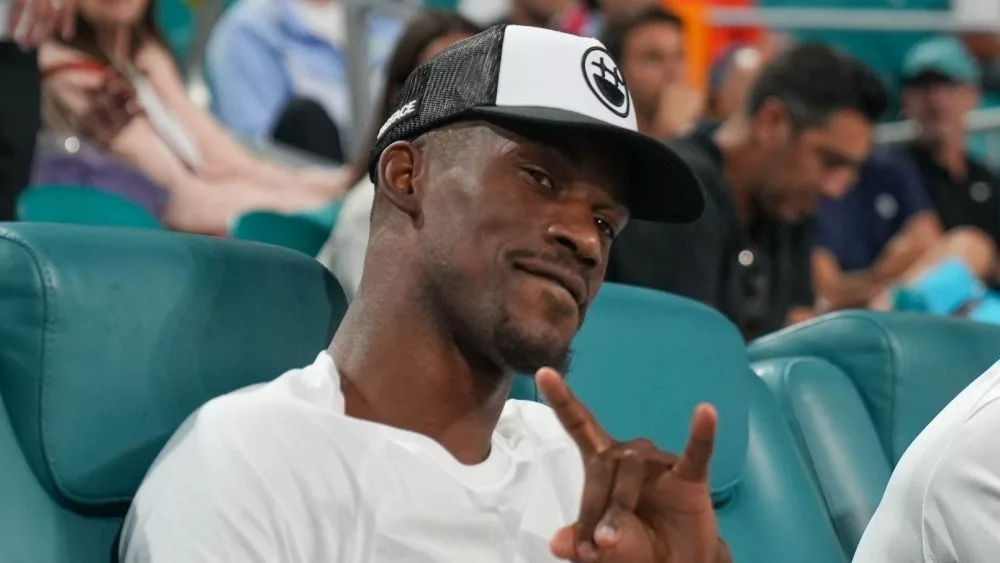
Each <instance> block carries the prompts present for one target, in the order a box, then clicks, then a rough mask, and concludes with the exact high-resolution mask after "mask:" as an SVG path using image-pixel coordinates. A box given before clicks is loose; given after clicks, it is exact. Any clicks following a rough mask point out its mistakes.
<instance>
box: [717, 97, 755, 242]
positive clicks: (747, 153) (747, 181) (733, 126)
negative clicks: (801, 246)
mask: <svg viewBox="0 0 1000 563" xmlns="http://www.w3.org/2000/svg"><path fill="white" fill-rule="evenodd" d="M712 140H713V142H715V146H717V147H719V152H721V153H722V163H723V168H724V170H723V172H724V173H725V176H726V180H727V181H728V183H729V186H730V188H732V190H733V201H734V203H735V207H736V214H737V216H738V217H739V220H740V224H741V225H743V226H746V225H747V224H748V223H749V222H750V220H751V219H752V218H753V217H752V214H753V207H752V205H751V198H750V192H751V186H752V184H753V182H754V181H755V180H754V177H753V170H754V168H756V166H757V165H758V163H757V159H758V158H759V157H758V155H757V154H755V152H756V151H755V150H754V147H753V143H751V142H750V129H749V124H747V123H746V122H745V120H744V119H742V118H740V117H734V118H731V119H729V120H727V121H725V122H724V123H723V124H722V125H721V126H719V128H718V129H716V130H715V133H714V134H713V135H712Z"/></svg>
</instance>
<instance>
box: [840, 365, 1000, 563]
mask: <svg viewBox="0 0 1000 563" xmlns="http://www.w3.org/2000/svg"><path fill="white" fill-rule="evenodd" d="M998 560H1000V363H997V364H994V365H993V367H991V368H990V369H989V370H987V371H986V373H984V374H983V375H981V376H979V378H978V379H976V380H975V381H974V382H972V383H971V384H970V385H969V386H968V387H966V389H965V390H964V391H962V393H960V394H959V395H958V396H957V397H955V399H954V400H952V402H951V403H949V404H948V406H947V407H945V408H944V410H943V411H941V413H940V414H938V416H937V417H935V418H934V420H933V421H931V423H930V424H929V425H928V426H927V428H925V429H924V431H923V432H921V433H920V435H919V436H917V439H916V440H914V441H913V443H912V444H910V447H909V448H907V450H906V453H904V454H903V457H902V458H901V459H900V460H899V464H898V465H897V466H896V469H895V471H893V473H892V478H891V479H889V486H888V487H887V488H886V491H885V495H884V496H883V497H882V503H881V504H880V505H879V507H878V510H877V511H876V512H875V516H874V517H873V518H872V521H871V523H869V525H868V528H867V529H866V530H865V534H864V536H863V537H862V538H861V543H860V545H859V546H858V550H857V552H856V553H855V556H854V563H918V562H927V563H949V562H955V563H979V562H985V561H998Z"/></svg>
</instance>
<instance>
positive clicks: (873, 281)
mask: <svg viewBox="0 0 1000 563" xmlns="http://www.w3.org/2000/svg"><path fill="white" fill-rule="evenodd" d="M816 218H817V241H816V249H815V251H814V252H813V279H814V285H815V287H816V292H817V294H818V295H819V297H820V299H821V300H822V301H823V305H822V306H821V307H820V309H821V310H837V309H846V308H851V307H869V306H871V305H872V301H873V300H875V299H876V297H878V296H879V295H880V294H882V293H883V292H884V291H885V290H886V289H888V288H889V287H890V286H891V285H892V284H894V283H896V282H897V281H898V280H899V279H900V278H902V277H903V276H904V275H905V274H906V273H907V271H908V270H910V269H911V268H912V267H913V266H914V265H915V264H917V263H918V262H919V261H920V260H921V259H922V258H923V257H925V256H926V255H927V253H928V252H929V251H930V250H931V249H932V248H934V246H935V245H936V244H938V242H939V239H940V238H941V224H940V222H939V221H938V218H937V215H936V214H935V213H934V208H933V206H932V205H931V202H930V199H929V198H928V197H927V192H926V190H925V189H924V185H923V182H922V181H921V179H920V176H919V174H918V173H917V171H916V170H915V169H914V167H913V165H912V164H911V163H910V162H909V161H908V160H907V159H906V158H905V157H902V156H900V155H897V154H894V153H892V152H878V153H876V154H874V155H872V157H871V158H870V159H869V160H868V162H866V163H865V165H864V167H863V168H862V171H861V176H860V178H859V180H858V184H857V185H856V186H854V187H853V188H851V190H850V191H849V192H848V193H847V195H845V196H844V197H843V198H841V199H839V200H835V199H824V200H823V201H822V202H821V203H820V205H819V209H818V211H817V213H816Z"/></svg>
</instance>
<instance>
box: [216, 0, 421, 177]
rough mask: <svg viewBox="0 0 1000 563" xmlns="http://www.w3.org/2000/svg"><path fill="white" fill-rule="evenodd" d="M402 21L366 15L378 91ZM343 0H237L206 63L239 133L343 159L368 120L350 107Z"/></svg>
mask: <svg viewBox="0 0 1000 563" xmlns="http://www.w3.org/2000/svg"><path fill="white" fill-rule="evenodd" d="M401 28H402V23H401V22H399V21H398V20H396V19H392V18H386V17H383V16H379V15H377V14H370V15H369V16H368V29H367V37H368V46H367V49H368V56H369V65H370V72H371V77H372V81H371V84H372V88H373V91H378V89H379V88H380V84H381V71H382V68H383V66H384V64H385V61H386V60H387V58H388V56H389V53H390V51H391V50H392V46H393V45H394V44H395V42H396V39H397V37H398V36H399V32H400V30H401ZM346 29H347V28H346V21H345V7H344V1H343V0H238V2H237V3H236V5H235V6H233V7H232V8H231V9H230V10H228V11H227V12H226V13H225V14H224V15H223V16H222V19H221V20H220V21H219V24H218V25H217V26H216V28H215V29H214V30H213V32H212V37H211V40H210V41H209V45H208V53H207V67H208V73H209V76H210V77H211V82H212V88H213V92H214V94H215V98H214V103H215V107H216V110H217V112H218V114H219V117H220V118H221V119H222V122H223V123H225V124H226V126H227V127H229V128H230V129H232V130H233V131H235V132H236V133H237V134H239V135H241V136H243V137H246V138H250V139H254V140H259V139H264V138H275V139H276V140H279V141H282V142H284V143H286V144H289V145H292V146H295V147H297V148H299V149H302V150H306V151H309V152H312V153H314V154H319V155H321V156H323V157H326V158H329V159H331V160H334V161H335V162H344V161H345V160H344V159H345V157H344V155H345V152H344V149H343V146H345V145H346V144H347V143H346V141H345V140H346V139H352V138H353V137H354V136H356V135H357V134H358V132H359V131H362V130H363V128H364V127H367V125H368V124H367V123H358V122H356V121H355V119H354V116H353V115H352V114H351V97H350V96H351V94H350V85H349V79H348V58H347V31H346Z"/></svg>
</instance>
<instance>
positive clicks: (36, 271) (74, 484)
mask: <svg viewBox="0 0 1000 563" xmlns="http://www.w3.org/2000/svg"><path fill="white" fill-rule="evenodd" d="M345 307H346V304H345V300H344V296H343V292H342V291H341V289H340V286H339V285H338V284H337V282H336V281H335V280H334V279H333V278H332V276H330V274H329V273H327V271H326V270H325V269H324V268H323V267H322V266H321V265H320V264H319V263H317V262H316V261H315V260H312V259H310V258H308V257H305V256H302V255H301V254H298V253H295V252H291V251H288V250H285V249H281V248H275V247H269V246H263V245H255V244H247V243H242V242H238V241H227V240H220V239H214V238H210V237H198V236H189V235H180V234H174V233H167V232H162V231H149V230H127V231H126V230H124V229H110V228H98V227H82V226H71V225H47V224H34V223H20V224H6V225H0V398H2V400H0V560H2V561H3V562H4V563H106V562H107V561H108V560H109V557H110V554H111V548H112V540H113V537H114V536H115V534H116V532H117V530H118V527H119V525H120V522H121V517H122V516H123V515H124V513H125V510H126V508H127V505H128V502H129V501H130V499H131V497H132V494H133V493H134V491H135V490H136V488H137V487H138V485H139V483H140V481H141V479H142V477H143V475H144V473H145V471H146V469H147V468H148V466H149V464H150V463H151V462H152V460H153V458H154V457H155V456H156V454H157V453H158V452H159V450H160V448H161V447H162V446H163V444H164V443H165V442H166V440H167V438H168V437H169V436H170V435H171V433H172V432H173V431H174V429H175V428H176V427H177V426H178V425H179V424H180V423H181V421H183V420H184V418H185V417H187V415H188V414H190V413H191V412H192V411H194V410H195V409H196V408H197V407H198V406H200V405H201V404H202V403H204V402H205V401H207V400H208V399H210V398H212V397H215V396H217V395H220V394H223V393H226V392H228V391H231V390H233V389H237V388H240V387H243V386H246V385H248V384H252V383H257V382H263V381H267V380H270V379H273V378H274V377H276V376H277V375H279V374H281V373H282V372H284V371H285V370H287V369H289V368H292V367H298V366H302V365H306V364H308V363H310V362H312V361H313V360H314V359H315V357H316V354H317V353H318V352H319V351H320V350H322V349H323V348H325V347H326V346H327V344H328V343H329V340H330V338H331V337H332V335H333V333H334V331H335V330H336V327H337V324H338V323H339V320H340V318H341V317H342V316H343V312H344V310H345Z"/></svg>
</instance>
